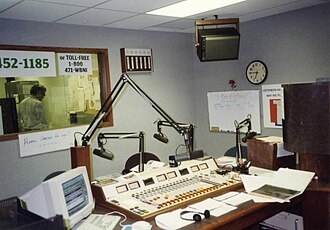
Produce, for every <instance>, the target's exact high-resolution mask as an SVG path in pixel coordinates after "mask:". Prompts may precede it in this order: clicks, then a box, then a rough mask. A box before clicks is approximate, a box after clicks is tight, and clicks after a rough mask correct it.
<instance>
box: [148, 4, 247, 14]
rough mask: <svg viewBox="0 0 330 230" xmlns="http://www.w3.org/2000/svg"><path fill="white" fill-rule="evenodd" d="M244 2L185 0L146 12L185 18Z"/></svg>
mask: <svg viewBox="0 0 330 230" xmlns="http://www.w3.org/2000/svg"><path fill="white" fill-rule="evenodd" d="M244 1H245V0H185V1H182V2H179V3H176V4H173V5H169V6H166V7H163V8H159V9H157V10H153V11H149V12H146V14H155V15H161V16H169V17H178V18H183V17H187V16H190V15H194V14H199V13H202V12H206V11H210V10H213V9H217V8H221V7H225V6H229V5H233V4H236V3H239V2H244Z"/></svg>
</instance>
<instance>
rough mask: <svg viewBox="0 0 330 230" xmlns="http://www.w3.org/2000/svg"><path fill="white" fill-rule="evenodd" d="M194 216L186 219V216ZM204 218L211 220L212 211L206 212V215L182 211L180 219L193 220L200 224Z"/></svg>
mask: <svg viewBox="0 0 330 230" xmlns="http://www.w3.org/2000/svg"><path fill="white" fill-rule="evenodd" d="M188 213H190V214H194V215H193V218H192V219H191V218H186V217H184V215H185V214H188ZM201 215H203V216H204V218H206V219H208V218H210V216H211V214H210V211H209V210H205V211H204V213H203V212H194V211H182V212H181V213H180V218H181V219H183V220H193V221H195V222H200V221H201V220H202V216H201Z"/></svg>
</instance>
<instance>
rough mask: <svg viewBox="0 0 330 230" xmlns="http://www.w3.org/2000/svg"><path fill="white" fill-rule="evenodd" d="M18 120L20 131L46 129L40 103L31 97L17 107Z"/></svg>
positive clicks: (45, 121)
mask: <svg viewBox="0 0 330 230" xmlns="http://www.w3.org/2000/svg"><path fill="white" fill-rule="evenodd" d="M18 119H19V123H20V128H21V129H22V131H29V130H40V129H46V128H47V127H48V126H47V120H46V117H45V114H44V110H43V107H42V104H41V101H39V100H38V99H37V98H35V97H34V96H32V95H30V96H29V97H27V98H25V99H24V100H23V101H22V102H21V103H20V104H19V105H18Z"/></svg>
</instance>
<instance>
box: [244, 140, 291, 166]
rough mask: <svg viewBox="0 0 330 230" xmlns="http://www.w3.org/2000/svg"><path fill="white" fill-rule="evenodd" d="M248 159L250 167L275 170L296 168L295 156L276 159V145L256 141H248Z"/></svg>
mask: <svg viewBox="0 0 330 230" xmlns="http://www.w3.org/2000/svg"><path fill="white" fill-rule="evenodd" d="M247 148H248V159H249V161H251V165H252V166H256V167H261V168H266V169H272V170H277V169H279V168H281V167H282V168H292V169H295V168H296V156H295V154H294V155H291V156H283V157H277V150H278V148H277V143H274V142H266V141H263V140H258V139H248V141H247Z"/></svg>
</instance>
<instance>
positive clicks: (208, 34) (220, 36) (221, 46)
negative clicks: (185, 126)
mask: <svg viewBox="0 0 330 230" xmlns="http://www.w3.org/2000/svg"><path fill="white" fill-rule="evenodd" d="M198 41H199V45H198V46H197V55H198V57H199V60H200V61H202V62H205V61H220V60H234V59H238V53H239V43H240V34H239V32H238V31H237V30H236V29H235V28H231V27H225V28H215V29H199V30H198Z"/></svg>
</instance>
